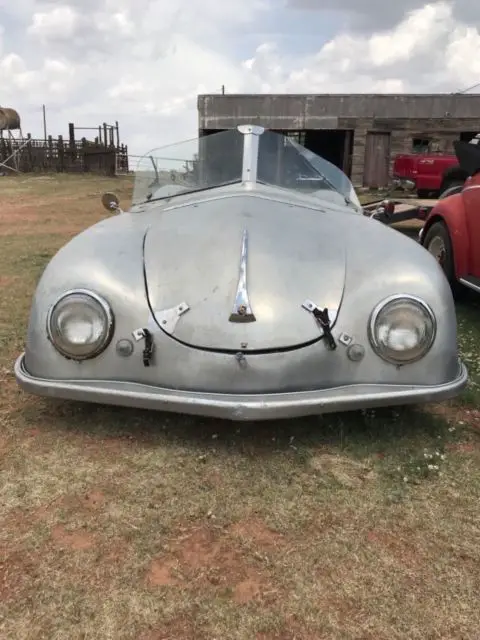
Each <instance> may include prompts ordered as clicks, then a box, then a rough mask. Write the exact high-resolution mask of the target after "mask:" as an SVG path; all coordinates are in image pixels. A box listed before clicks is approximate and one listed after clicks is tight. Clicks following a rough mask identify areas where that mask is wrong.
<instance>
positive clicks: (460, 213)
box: [422, 193, 469, 278]
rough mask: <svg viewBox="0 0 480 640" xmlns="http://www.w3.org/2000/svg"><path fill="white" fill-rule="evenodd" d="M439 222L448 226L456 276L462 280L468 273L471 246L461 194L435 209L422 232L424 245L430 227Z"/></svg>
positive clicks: (451, 197)
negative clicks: (469, 247) (469, 248)
mask: <svg viewBox="0 0 480 640" xmlns="http://www.w3.org/2000/svg"><path fill="white" fill-rule="evenodd" d="M439 221H442V222H443V223H444V224H445V225H446V227H447V229H448V232H449V234H450V239H451V241H452V247H453V261H454V266H455V275H456V277H457V278H461V277H462V276H464V275H465V274H466V273H467V272H468V246H469V240H468V229H467V221H466V215H465V205H464V201H463V196H462V194H461V193H457V194H455V195H452V196H449V197H448V198H445V200H441V201H440V202H439V203H438V204H437V205H435V207H433V209H432V211H431V212H430V215H429V216H428V218H427V220H426V222H425V226H424V228H423V230H422V244H424V242H425V238H426V235H427V232H428V230H429V229H430V227H431V226H432V225H433V224H435V223H436V222H439Z"/></svg>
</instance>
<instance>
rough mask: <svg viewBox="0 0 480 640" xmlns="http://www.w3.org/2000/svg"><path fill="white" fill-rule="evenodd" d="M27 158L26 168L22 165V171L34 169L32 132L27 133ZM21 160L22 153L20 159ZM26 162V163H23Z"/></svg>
mask: <svg viewBox="0 0 480 640" xmlns="http://www.w3.org/2000/svg"><path fill="white" fill-rule="evenodd" d="M27 140H28V142H27V158H28V168H27V169H25V166H23V165H22V169H23V171H33V170H34V162H33V153H32V134H31V133H27ZM21 160H23V153H22V157H21V158H20V161H21ZM24 164H26V163H24Z"/></svg>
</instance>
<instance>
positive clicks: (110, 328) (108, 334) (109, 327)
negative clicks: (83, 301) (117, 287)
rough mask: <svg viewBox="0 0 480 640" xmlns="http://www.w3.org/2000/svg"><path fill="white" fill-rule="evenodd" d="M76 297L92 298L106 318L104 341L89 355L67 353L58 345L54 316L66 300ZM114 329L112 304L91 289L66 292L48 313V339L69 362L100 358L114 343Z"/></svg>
mask: <svg viewBox="0 0 480 640" xmlns="http://www.w3.org/2000/svg"><path fill="white" fill-rule="evenodd" d="M76 295H82V296H86V297H88V298H91V299H92V300H93V301H94V303H96V304H98V306H99V307H100V310H101V312H102V313H103V314H104V317H105V333H104V337H103V340H102V341H101V342H100V343H99V344H98V345H97V347H96V348H95V349H94V350H93V351H91V352H89V353H87V354H74V353H72V352H70V351H67V350H66V349H62V347H61V345H60V344H59V343H58V341H57V339H56V331H55V328H54V327H53V324H52V320H53V318H54V314H55V311H56V310H57V308H58V305H59V304H60V303H62V302H63V301H64V300H65V299H67V298H69V297H72V296H76ZM114 329H115V318H114V315H113V311H112V308H111V306H110V304H109V303H108V301H107V300H106V299H105V298H103V297H102V296H101V295H99V294H98V293H96V292H95V291H92V290H91V289H83V288H78V289H69V290H68V291H65V292H64V293H62V294H61V295H60V296H59V297H58V298H57V299H56V300H55V302H54V303H53V304H52V305H51V306H50V308H49V310H48V313H47V335H48V339H49V340H50V342H51V343H52V345H53V346H54V348H55V349H56V350H57V351H58V353H60V355H62V356H64V357H65V358H67V359H69V360H76V361H83V360H91V359H92V358H96V357H97V356H99V355H100V354H101V353H102V352H103V351H105V349H106V348H107V347H108V345H109V344H110V342H111V341H112V338H113V333H114Z"/></svg>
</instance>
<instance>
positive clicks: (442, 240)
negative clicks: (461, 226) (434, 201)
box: [422, 222, 460, 295]
mask: <svg viewBox="0 0 480 640" xmlns="http://www.w3.org/2000/svg"><path fill="white" fill-rule="evenodd" d="M422 244H423V246H424V247H425V249H426V250H427V251H428V252H429V253H431V254H432V256H433V257H434V258H435V259H436V260H437V262H438V264H439V265H440V266H441V267H442V269H443V272H444V274H445V275H446V277H447V280H448V282H449V284H450V287H451V289H452V292H453V294H454V295H456V294H458V292H459V290H460V285H459V284H458V282H457V278H456V277H455V266H454V261H453V248H452V241H451V239H450V234H449V233H448V229H447V226H446V224H445V223H444V222H435V223H434V224H432V226H431V227H430V229H429V230H428V231H427V233H426V235H425V239H424V241H423V243H422Z"/></svg>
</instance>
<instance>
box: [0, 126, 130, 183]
mask: <svg viewBox="0 0 480 640" xmlns="http://www.w3.org/2000/svg"><path fill="white" fill-rule="evenodd" d="M2 164H3V165H6V167H7V168H9V169H11V170H12V171H14V172H15V171H16V172H22V173H32V172H42V173H49V172H50V173H51V172H54V173H76V172H91V173H100V174H105V175H109V176H114V175H116V174H117V173H128V172H129V166H128V147H127V146H126V145H123V144H122V145H112V144H108V143H107V144H106V143H105V142H104V141H98V140H96V141H95V142H91V141H89V140H87V139H86V138H82V139H81V140H68V141H66V140H64V139H63V137H62V136H58V138H57V139H53V137H52V136H48V138H47V140H36V139H34V138H32V137H31V136H30V134H28V135H27V137H26V138H14V137H13V136H8V137H5V136H2V137H0V171H2V170H4V169H5V166H1V165H2Z"/></svg>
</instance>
